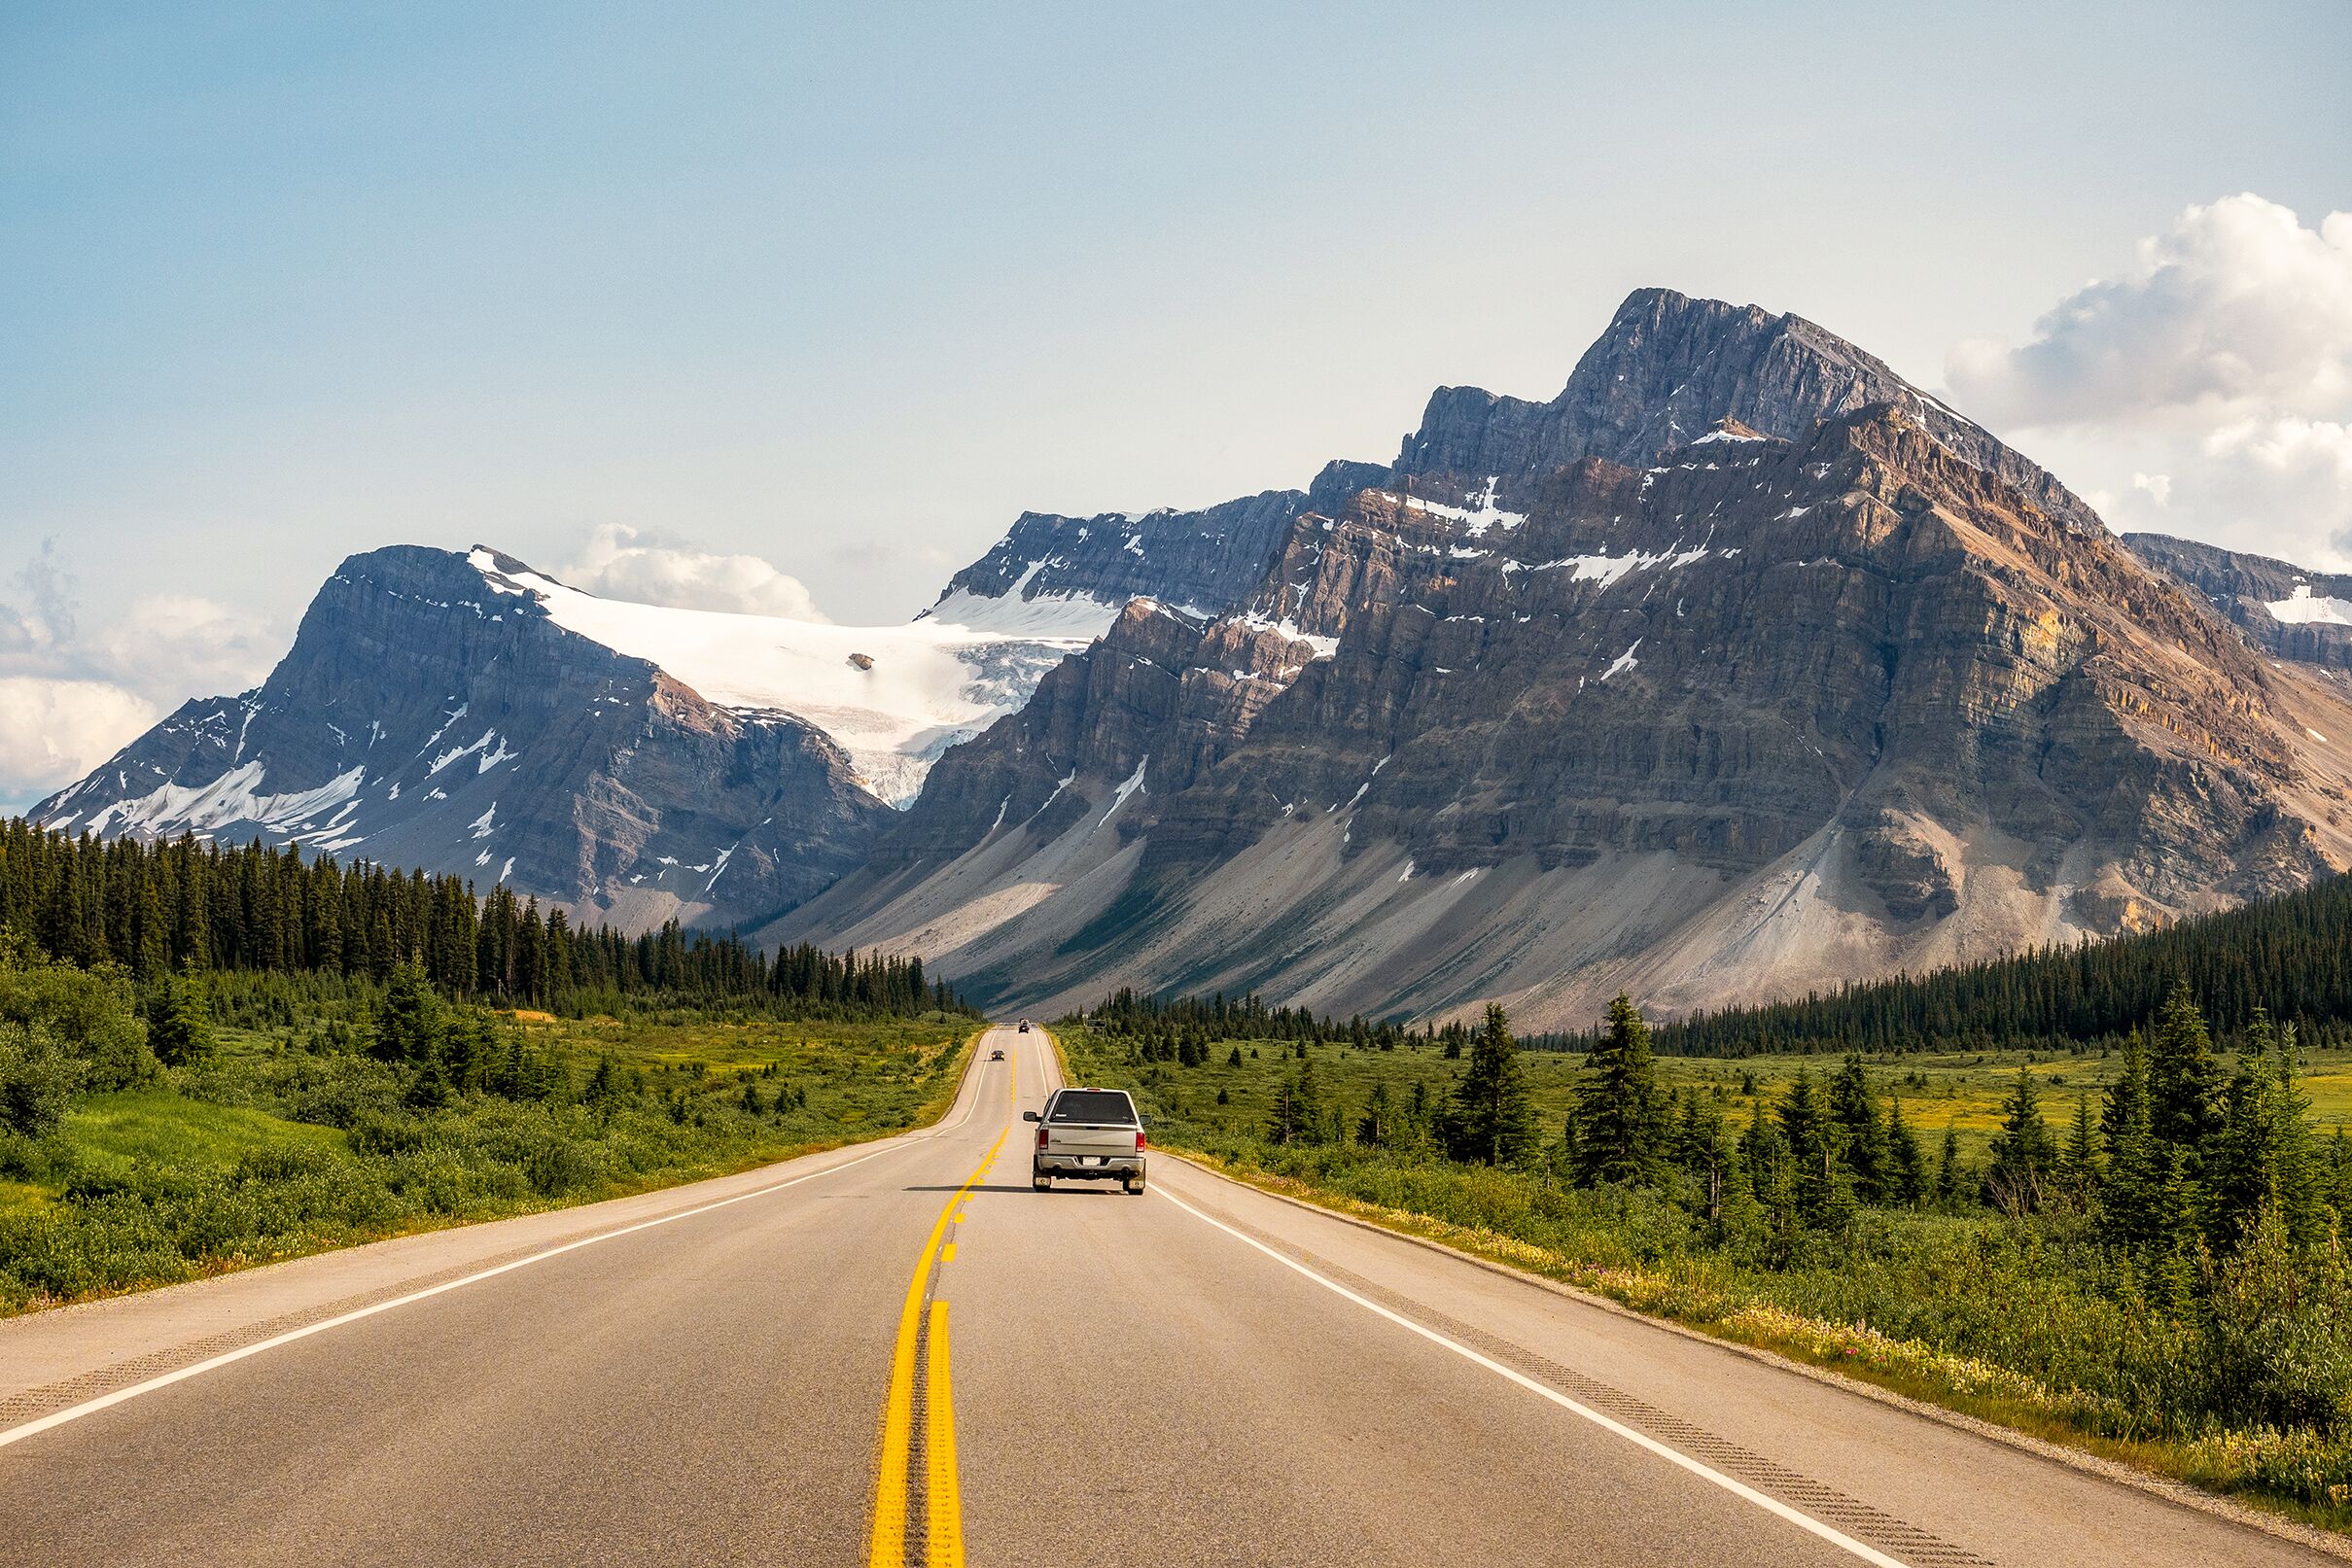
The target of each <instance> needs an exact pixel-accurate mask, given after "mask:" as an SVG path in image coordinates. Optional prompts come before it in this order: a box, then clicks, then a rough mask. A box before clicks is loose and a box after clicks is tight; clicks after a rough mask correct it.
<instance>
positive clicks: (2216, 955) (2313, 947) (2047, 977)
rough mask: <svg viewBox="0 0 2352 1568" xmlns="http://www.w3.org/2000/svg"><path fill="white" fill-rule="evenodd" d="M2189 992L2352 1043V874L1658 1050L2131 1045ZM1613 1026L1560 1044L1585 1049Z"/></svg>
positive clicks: (1741, 1012) (1772, 1010) (1884, 986)
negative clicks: (2176, 995) (2138, 1030)
mask: <svg viewBox="0 0 2352 1568" xmlns="http://www.w3.org/2000/svg"><path fill="white" fill-rule="evenodd" d="M2176 983H2178V984H2184V985H2186V986H2187V987H2188V990H2189V993H2190V995H2191V996H2192V997H2193V998H2194V1001H2195V1003H2196V1005H2197V1007H2198V1009H2199V1011H2200V1012H2201V1014H2202V1016H2203V1017H2204V1018H2205V1019H2206V1021H2207V1023H2208V1025H2209V1026H2210V1027H2211V1028H2214V1029H2216V1030H2217V1031H2219V1032H2220V1033H2222V1034H2223V1035H2225V1036H2228V1037H2232V1038H2234V1037H2235V1036H2237V1035H2238V1034H2240V1033H2242V1032H2244V1031H2245V1030H2246V1029H2248V1028H2251V1027H2252V1025H2253V1023H2254V1021H2255V1017H2256V1015H2257V1013H2258V1012H2265V1013H2266V1014H2267V1016H2269V1017H2270V1018H2273V1019H2276V1020H2280V1021H2284V1022H2292V1023H2295V1024H2297V1025H2298V1026H2299V1028H2301V1029H2302V1030H2303V1032H2304V1036H2305V1039H2306V1041H2307V1042H2308V1043H2313V1044H2319V1043H2331V1044H2332V1043H2335V1042H2336V1041H2338V1040H2340V1039H2342V1038H2343V1037H2345V1036H2346V1035H2347V1034H2348V1033H2352V878H2347V877H2331V878H2329V879H2327V880H2326V881H2323V882H2319V883H2315V884H2313V885H2312V886H2311V887H2308V888H2305V889H2300V890H2299V891H2297V892H2293V893H2288V894H2285V895H2283V896H2280V897H2277V898H2270V899H2264V900H2263V901H2261V902H2259V903H2253V904H2247V905H2244V906H2242V907H2240V908H2237V909H2232V910H2229V911H2226V912H2223V913H2221V914H2215V915H2204V916H2198V917H2195V918H2194V919H2190V920H2184V921H2180V922H2177V923H2173V924H2171V925H2168V926H2166V927H2164V928H2163V929H2161V930H2158V931H2149V932H2144V933H2140V934H2136V935H2130V936H2122V937H2115V938H2110V939H2108V940H2105V941H2089V940H2086V941H2084V942H2082V943H2080V944H2078V945H2075V946H2071V947H2064V946H2060V947H2044V948H2036V949H2033V950H2031V951H2028V952H2024V953H2019V954H2013V955H2010V956H2007V957H2004V958H1991V959H1987V960H1984V961H1983V962H1979V963H1971V964H1962V965H1958V966H1955V967H1952V968H1947V969H1938V970H1935V971H1933V972H1931V973H1928V974H1923V975H1907V974H1898V975H1895V976H1893V977H1891V978H1888V979H1882V980H1874V981H1867V982H1862V983H1858V984H1854V985H1848V986H1842V987H1840V988H1838V989H1837V990H1835V991H1830V992H1825V993H1813V994H1811V995H1808V996H1806V997H1804V998H1802V999H1797V1000H1790V1001H1779V1002H1769V1003H1764V1004H1760V1005H1756V1006H1748V1007H1732V1008H1726V1009H1723V1010H1722V1011H1720V1012H1714V1013H1708V1012H1694V1013H1692V1014H1689V1015H1688V1016H1686V1017H1684V1018H1680V1019H1677V1020H1675V1021H1673V1022H1670V1023H1665V1024H1660V1025H1659V1026H1657V1028H1656V1042H1657V1049H1659V1050H1660V1051H1662V1052H1665V1053H1666V1054H1667V1055H1670V1056H1712V1057H1743V1056H1753V1055H1757V1054H1759V1053H1765V1052H1781V1051H1785V1052H1804V1053H1812V1052H1836V1051H1860V1052H1863V1053H1865V1054H1877V1053H1880V1052H1889V1051H1905V1050H1950V1049H1960V1050H1979V1049H1981V1050H1991V1049H1996V1048H2015V1047H2019V1046H2023V1045H2027V1044H2035V1043H2039V1044H2043V1045H2045V1046H2054V1047H2057V1048H2061V1049H2062V1048H2064V1046H2065V1045H2067V1044H2068V1043H2095V1042H2102V1041H2110V1042H2111V1041H2115V1040H2119V1039H2121V1038H2122V1037H2123V1036H2124V1034H2125V1033H2127V1032H2128V1031H2129V1030H2130V1029H2132V1028H2135V1027H2137V1026H2138V1025H2139V1024H2141V1023H2142V1021H2144V1020H2146V1019H2148V1018H2150V1017H2152V1016H2153V1015H2155V1014H2156V1012H2157V1011H2158V1010H2159V1008H2161V1007H2162V1006H2164V1005H2165V1001H2166V998H2167V996H2168V995H2169V993H2171V991H2172V990H2173V988H2174V986H2175V984H2176ZM1608 1027H1609V1026H1608V1025H1606V1024H1603V1025H1600V1026H1597V1028H1594V1029H1592V1030H1590V1031H1586V1032H1584V1033H1581V1034H1577V1035H1572V1036H1569V1037H1566V1038H1564V1039H1562V1040H1560V1041H1558V1042H1556V1043H1559V1044H1561V1045H1563V1046H1565V1048H1567V1049H1569V1050H1577V1051H1581V1050H1584V1049H1587V1048H1588V1047H1589V1045H1590V1044H1591V1042H1592V1041H1593V1040H1595V1039H1597V1037H1598V1036H1600V1035H1601V1034H1603V1033H1605V1032H1606V1031H1607V1029H1608ZM1995 1042H1999V1046H1998V1047H1996V1045H1995ZM1547 1043H1554V1042H1547Z"/></svg>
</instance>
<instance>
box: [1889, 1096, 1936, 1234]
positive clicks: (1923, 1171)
mask: <svg viewBox="0 0 2352 1568" xmlns="http://www.w3.org/2000/svg"><path fill="white" fill-rule="evenodd" d="M1886 1172H1887V1193H1886V1201H1891V1202H1897V1203H1901V1204H1903V1205H1904V1206H1906V1207H1914V1208H1915V1207H1916V1206H1918V1205H1919V1204H1920V1203H1922V1202H1925V1201H1926V1199H1927V1157H1926V1156H1925V1155H1924V1154H1923V1153H1921V1152H1920V1149H1919V1135H1918V1134H1917V1133H1916V1132H1913V1131H1912V1129H1911V1124H1910V1123H1909V1122H1907V1121H1905V1120H1904V1119H1903V1101H1902V1100H1901V1099H1890V1100H1888V1101H1887V1102H1886Z"/></svg>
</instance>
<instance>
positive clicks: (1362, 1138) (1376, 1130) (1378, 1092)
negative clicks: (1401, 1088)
mask: <svg viewBox="0 0 2352 1568" xmlns="http://www.w3.org/2000/svg"><path fill="white" fill-rule="evenodd" d="M1355 1141H1356V1142H1358V1143H1360V1144H1362V1145H1363V1146H1364V1147H1365V1148H1367V1149H1386V1148H1389V1147H1392V1146H1393V1145H1394V1144H1395V1142H1396V1105H1395V1102H1394V1101H1393V1100H1392V1099H1391V1098H1389V1095H1388V1081H1387V1079H1385V1078H1384V1079H1382V1080H1381V1081H1380V1082H1378V1083H1376V1084H1374V1085H1373V1086H1372V1093H1370V1094H1369V1095H1366V1096H1365V1097H1364V1114H1363V1115H1362V1116H1361V1117H1359V1118H1358V1119H1357V1120H1356V1124H1355Z"/></svg>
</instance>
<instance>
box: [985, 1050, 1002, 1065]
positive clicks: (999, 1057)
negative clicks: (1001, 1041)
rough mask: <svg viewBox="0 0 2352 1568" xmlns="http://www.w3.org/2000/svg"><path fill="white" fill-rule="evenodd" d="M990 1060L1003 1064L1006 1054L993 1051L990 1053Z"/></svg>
mask: <svg viewBox="0 0 2352 1568" xmlns="http://www.w3.org/2000/svg"><path fill="white" fill-rule="evenodd" d="M988 1060H989V1061H991V1062H1001V1061H1003V1060H1004V1053H1003V1052H1002V1051H1001V1050H997V1051H991V1052H990V1053H988Z"/></svg>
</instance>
